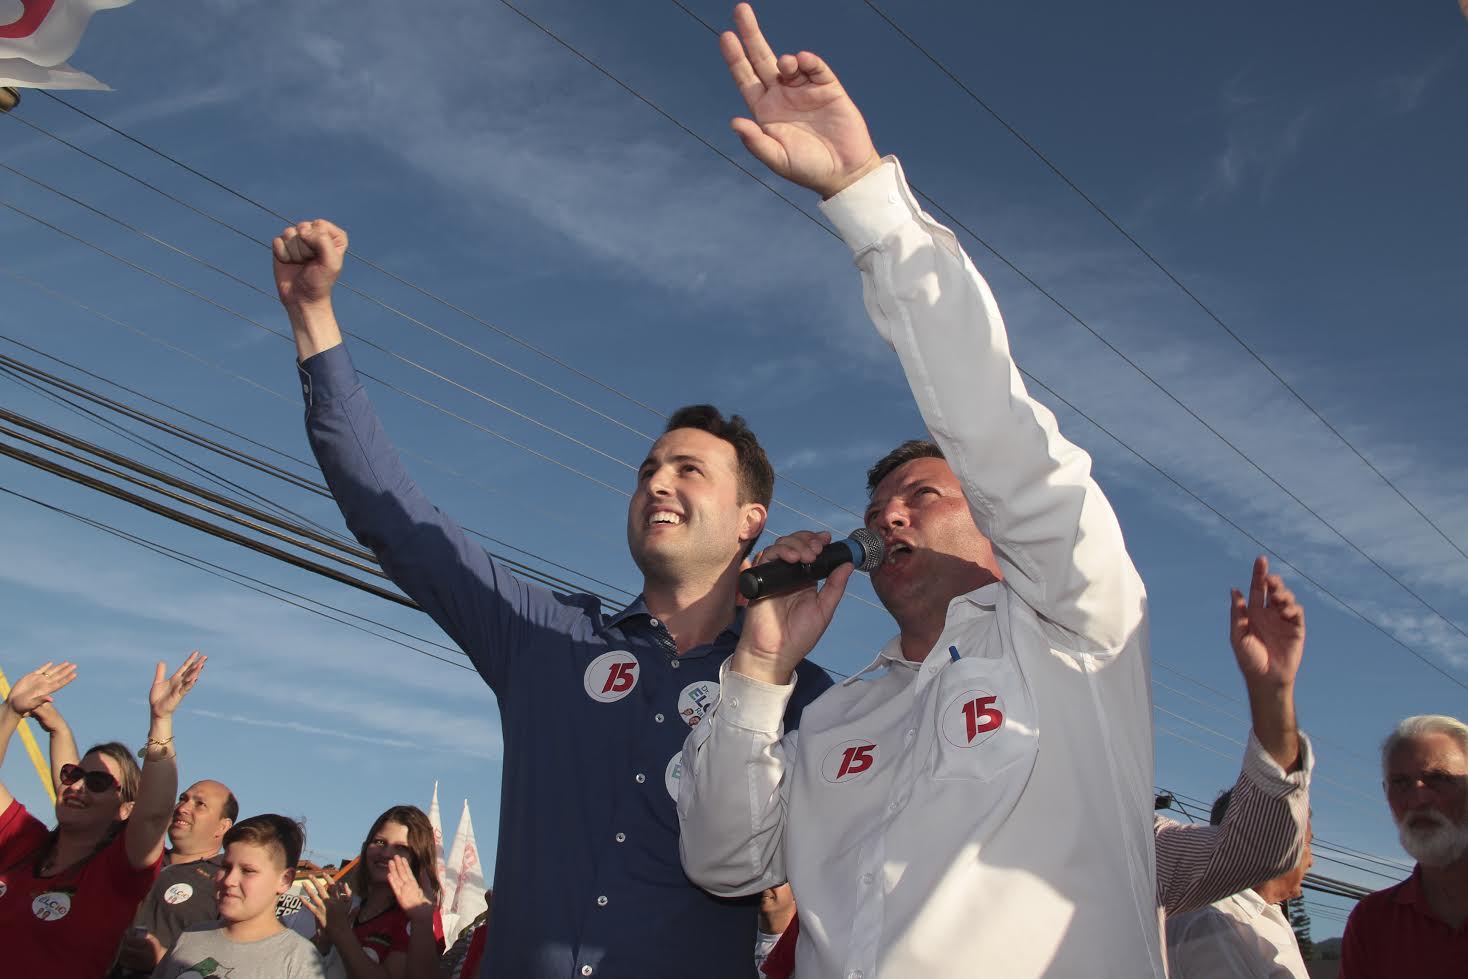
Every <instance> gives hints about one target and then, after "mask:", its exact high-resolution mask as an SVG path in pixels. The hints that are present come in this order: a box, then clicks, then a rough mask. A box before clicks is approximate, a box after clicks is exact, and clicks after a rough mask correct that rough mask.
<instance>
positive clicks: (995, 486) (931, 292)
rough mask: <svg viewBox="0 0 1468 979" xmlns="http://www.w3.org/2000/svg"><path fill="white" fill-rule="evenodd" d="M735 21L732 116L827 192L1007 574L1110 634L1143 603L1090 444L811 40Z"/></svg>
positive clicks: (1019, 588) (752, 145)
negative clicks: (1082, 443)
mask: <svg viewBox="0 0 1468 979" xmlns="http://www.w3.org/2000/svg"><path fill="white" fill-rule="evenodd" d="M735 20H736V25H737V26H738V28H739V34H738V36H737V37H736V36H735V35H733V34H725V35H723V37H722V39H721V42H720V43H721V46H722V49H723V52H724V56H725V61H726V62H728V64H729V66H730V73H731V75H732V77H733V79H734V82H735V85H736V86H737V87H738V88H739V89H740V92H741V94H742V95H743V96H744V100H745V104H746V105H747V106H749V108H750V111H751V113H752V114H753V116H754V118H753V119H744V120H735V123H734V128H735V130H736V131H737V132H738V133H739V135H740V136H741V138H742V139H743V140H744V142H745V145H746V146H747V147H748V148H749V150H750V152H751V153H753V154H754V155H755V157H756V158H758V159H760V160H761V161H762V162H764V163H766V165H768V166H769V167H770V168H771V169H772V170H774V171H775V172H776V173H778V174H780V175H781V176H784V177H786V178H787V179H789V180H791V181H793V182H795V183H797V184H799V185H801V186H804V187H809V188H810V189H813V190H815V191H817V192H818V193H820V194H822V195H823V196H825V197H827V199H826V200H824V201H823V202H822V204H821V209H822V210H823V211H824V212H825V214H826V215H827V217H828V218H830V219H831V221H832V223H833V224H834V225H835V226H836V229H837V230H838V231H839V232H840V233H841V236H842V238H843V239H844V240H845V241H846V242H847V244H848V245H849V246H851V248H852V250H853V252H854V254H855V258H856V264H857V267H858V268H859V269H860V270H861V274H862V279H863V287H864V288H863V293H864V298H865V301H866V307H867V311H868V313H869V314H870V315H871V317H872V321H873V323H874V325H875V326H876V328H877V331H878V332H879V333H880V334H881V335H882V337H883V338H884V339H885V340H887V342H889V343H890V344H891V345H892V346H893V348H894V349H895V350H896V352H897V355H898V358H899V359H900V360H901V362H902V367H903V371H904V372H905V373H906V375H907V380H908V384H909V385H910V387H911V388H912V392H913V395H914V397H915V399H916V401H917V405H918V408H919V410H920V411H921V412H922V415H923V421H924V422H925V423H926V425H927V428H928V431H929V432H930V433H931V434H932V436H933V439H934V440H935V441H936V442H937V443H938V445H939V446H940V447H941V448H942V449H943V452H944V455H945V457H946V458H947V461H948V464H949V465H950V466H951V467H952V468H953V471H954V472H955V473H956V474H957V476H958V478H959V480H960V482H961V484H962V486H963V489H964V494H965V497H966V498H967V500H968V503H969V506H970V508H971V509H972V510H973V514H974V520H975V523H976V524H977V525H978V527H979V529H980V530H981V531H982V532H983V533H984V535H985V536H986V537H988V538H989V540H990V541H991V542H992V543H993V545H994V549H995V554H996V557H997V558H998V559H999V562H1000V564H1001V567H1002V568H1003V570H1004V575H1005V577H1006V578H1007V579H1008V581H1009V584H1010V586H1011V588H1012V589H1013V590H1014V591H1015V592H1016V593H1017V594H1018V595H1019V596H1020V597H1021V598H1022V599H1023V600H1024V601H1025V602H1026V603H1027V604H1028V605H1030V607H1031V608H1033V609H1035V610H1036V611H1037V612H1038V613H1039V614H1040V615H1041V616H1042V617H1043V618H1044V619H1046V620H1048V621H1049V622H1050V623H1053V624H1054V625H1055V626H1057V627H1058V630H1057V633H1058V634H1056V635H1052V637H1051V640H1052V642H1053V643H1055V645H1056V646H1058V647H1060V648H1070V649H1077V648H1079V649H1082V650H1084V651H1088V652H1102V651H1106V650H1112V649H1117V648H1119V647H1120V646H1122V645H1123V644H1124V643H1125V642H1126V641H1127V639H1128V638H1129V637H1130V636H1131V635H1132V634H1133V632H1134V631H1135V630H1136V629H1137V628H1138V627H1139V626H1140V625H1141V623H1142V621H1143V619H1144V616H1145V598H1144V593H1143V589H1142V584H1141V580H1140V578H1139V577H1138V576H1137V574H1136V571H1135V569H1134V568H1133V567H1132V564H1131V561H1130V558H1129V557H1128V556H1127V553H1126V548H1125V543H1124V541H1123V539H1122V535H1121V528H1120V526H1119V525H1118V524H1117V521H1116V516H1115V514H1114V513H1113V512H1112V510H1111V507H1110V505H1109V504H1108V503H1107V501H1106V498H1105V497H1104V496H1103V495H1102V493H1101V491H1100V488H1099V487H1098V486H1097V485H1096V483H1095V481H1094V480H1093V479H1092V478H1091V460H1090V458H1089V457H1088V456H1087V455H1086V453H1085V452H1083V451H1081V450H1080V449H1079V448H1077V447H1076V446H1075V445H1073V444H1071V443H1070V442H1069V441H1067V440H1066V439H1065V438H1063V437H1062V436H1061V434H1060V432H1059V430H1058V428H1057V426H1056V423H1055V417H1054V415H1052V414H1051V413H1050V411H1049V410H1048V409H1046V408H1045V407H1044V406H1042V405H1040V404H1039V403H1037V402H1036V401H1034V400H1033V399H1032V398H1031V397H1030V396H1029V394H1028V392H1027V391H1026V390H1025V386H1024V383H1023V381H1022V380H1021V379H1020V375H1019V370H1018V368H1016V366H1015V364H1014V361H1013V358H1012V357H1011V355H1010V351H1009V339H1008V336H1007V334H1006V332H1005V326H1004V321H1003V318H1002V317H1001V316H1000V314H999V308H998V306H997V304H996V303H995V301H994V296H993V294H992V293H991V292H990V290H989V286H988V284H987V283H986V282H985V281H984V279H983V277H982V276H980V275H979V273H978V271H977V270H976V269H975V268H974V266H973V264H972V263H971V262H970V261H969V259H968V256H967V255H965V254H964V252H963V249H962V248H961V247H960V246H959V244H958V240H957V239H956V238H955V237H954V235H953V233H952V232H950V231H949V230H948V229H947V228H944V227H943V226H942V225H940V224H938V223H937V222H935V221H934V220H933V219H932V218H931V217H929V216H928V215H927V214H925V213H924V212H923V210H922V208H921V207H920V206H919V205H918V203H917V200H916V198H915V197H914V195H913V193H912V191H911V189H910V188H909V187H908V186H907V184H906V182H905V180H904V179H903V176H902V171H901V167H900V166H899V165H898V164H897V162H896V161H895V160H892V159H888V160H887V161H885V162H883V161H879V160H877V158H876V150H875V148H874V147H873V144H872V141H871V137H870V135H869V133H868V132H867V128H866V123H865V122H864V121H863V119H862V117H861V114H860V112H859V111H858V110H857V109H856V106H855V105H854V104H853V103H852V101H851V99H850V97H849V96H848V95H847V94H846V92H845V90H844V89H843V88H842V87H841V84H840V82H839V81H838V80H837V79H836V76H835V74H834V73H833V72H832V71H831V69H830V68H829V66H827V65H826V64H825V62H823V61H821V59H819V58H817V57H816V56H815V55H813V54H810V53H809V52H802V53H801V54H799V55H785V56H782V57H779V58H776V57H774V55H773V54H771V53H770V49H769V45H768V43H767V42H766V41H765V40H764V37H763V35H761V34H760V32H759V27H758V24H757V23H756V22H755V20H754V15H753V12H752V11H750V10H749V9H748V7H747V5H744V4H741V5H740V6H739V7H738V8H736V11H735ZM741 52H742V55H743V56H742V57H740V56H739V55H740V53H741ZM874 161H875V162H874Z"/></svg>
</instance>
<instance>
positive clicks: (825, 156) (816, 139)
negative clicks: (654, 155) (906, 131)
mask: <svg viewBox="0 0 1468 979" xmlns="http://www.w3.org/2000/svg"><path fill="white" fill-rule="evenodd" d="M734 26H735V28H737V30H738V33H737V34H736V33H735V32H734V31H725V32H724V33H723V34H721V35H720V36H719V50H720V51H721V52H722V53H723V55H724V61H725V63H727V64H728V66H729V74H730V75H731V76H732V77H733V79H734V84H735V86H736V87H737V88H738V89H739V94H740V95H742V96H744V104H745V105H747V106H749V112H750V115H751V116H753V117H754V118H753V119H748V118H738V119H735V120H734V121H733V123H732V126H733V128H734V131H735V132H736V133H738V134H739V138H740V139H741V140H743V141H744V146H745V148H746V149H748V150H749V152H750V153H752V154H754V156H755V158H756V159H758V160H759V161H760V162H761V163H763V164H764V165H765V166H767V167H769V168H770V169H771V170H773V171H774V172H775V173H776V174H778V175H779V176H781V177H784V178H785V179H786V180H789V181H791V182H792V183H796V184H799V185H800V186H802V187H808V188H810V189H811V190H814V191H816V192H817V193H819V194H820V195H821V196H822V197H833V196H835V195H836V194H839V193H840V192H841V191H842V190H844V189H845V188H846V187H848V186H850V185H851V184H852V183H855V182H856V181H857V180H858V179H860V178H861V177H862V176H864V175H865V174H867V173H868V172H869V171H871V170H875V169H876V168H877V167H878V166H879V165H880V164H881V162H882V160H881V157H880V156H878V154H877V148H876V146H874V145H873V144H872V137H871V134H870V133H869V132H867V124H866V120H865V119H863V118H862V116H861V112H860V110H858V109H857V107H856V103H854V102H852V101H851V97H850V96H849V95H847V94H846V89H844V88H842V87H841V82H840V81H838V80H837V78H836V73H835V72H833V71H832V70H831V68H830V66H829V65H827V64H826V63H825V62H824V61H822V60H821V59H820V58H819V57H818V56H816V55H814V54H811V53H810V52H809V51H802V52H800V53H799V54H784V55H780V56H779V57H778V58H777V57H776V56H775V53H774V51H773V50H771V48H770V45H769V42H768V41H766V40H765V36H764V34H762V33H760V29H759V21H757V20H756V19H755V16H754V10H753V9H752V8H751V7H750V6H749V4H747V3H741V4H739V5H738V6H737V7H735V8H734Z"/></svg>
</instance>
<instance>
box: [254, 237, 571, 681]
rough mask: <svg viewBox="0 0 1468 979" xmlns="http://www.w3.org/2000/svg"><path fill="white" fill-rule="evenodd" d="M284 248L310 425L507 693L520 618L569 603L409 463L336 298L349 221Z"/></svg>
mask: <svg viewBox="0 0 1468 979" xmlns="http://www.w3.org/2000/svg"><path fill="white" fill-rule="evenodd" d="M273 248H274V255H275V261H274V273H275V283H276V289H277V291H278V293H279V294H280V301H281V305H282V306H284V308H285V311H286V314H287V315H288V316H289V318H290V322H291V329H292V331H293V332H294V334H295V339H296V352H297V355H298V356H299V358H300V363H299V369H300V372H301V384H302V390H303V393H304V395H305V400H306V405H307V411H306V431H307V435H308V437H309V438H310V440H311V448H312V451H313V452H314V453H315V455H316V461H317V463H318V464H319V465H320V466H321V473H322V475H323V476H325V478H326V482H327V485H328V486H329V487H330V488H331V493H332V496H333V498H334V499H335V500H336V503H337V506H338V507H339V508H340V509H341V512H342V516H343V518H344V519H345V520H346V523H347V527H348V529H350V530H351V532H352V534H353V535H355V536H356V538H357V540H359V541H360V542H361V543H362V544H363V545H364V546H365V547H368V548H370V549H371V550H372V552H373V554H375V555H376V557H377V560H378V563H379V564H381V565H382V569H383V570H384V571H385V572H387V574H388V576H389V577H390V578H392V580H393V582H394V583H395V584H396V585H397V586H398V587H399V588H401V589H402V590H403V591H404V592H406V593H407V594H408V595H409V597H411V598H412V599H413V600H414V601H416V602H417V603H418V604H419V605H420V606H421V607H422V608H423V610H424V611H425V612H427V613H428V614H429V615H430V616H432V617H433V619H434V621H435V622H437V623H438V624H439V626H440V627H441V628H443V630H444V631H445V632H447V633H448V634H449V635H450V636H451V637H452V638H453V639H454V641H455V642H457V643H458V644H459V646H460V648H462V649H463V650H464V651H465V652H467V653H468V654H469V656H470V657H471V659H473V661H474V664H475V666H477V667H478V668H479V671H480V673H481V674H482V675H483V676H484V677H485V679H486V680H487V681H488V682H489V684H490V686H491V687H493V688H494V689H495V690H496V691H497V692H498V693H500V694H501V695H503V694H504V693H505V692H506V690H507V689H508V686H509V683H508V673H509V672H510V671H509V668H508V666H509V662H510V659H509V656H508V653H509V652H510V651H513V650H515V649H517V648H520V647H522V646H523V645H524V644H523V642H522V641H521V640H522V638H523V635H522V633H521V630H522V629H523V628H524V627H525V625H526V624H527V622H530V623H543V622H544V621H546V620H548V619H550V618H551V617H553V616H556V615H557V614H560V612H561V611H562V606H561V605H560V604H559V603H558V602H557V601H556V600H555V599H554V598H553V596H552V595H551V593H550V592H549V591H545V590H543V589H539V588H536V587H532V586H529V585H526V584H525V583H523V582H521V581H520V580H519V579H517V578H515V577H514V575H512V574H510V573H509V572H508V571H507V570H506V569H505V568H504V567H503V566H501V565H500V564H498V563H496V562H494V561H491V560H490V558H489V555H488V554H486V553H485V551H484V548H483V547H482V546H480V545H479V544H478V543H476V542H475V541H474V540H472V539H471V538H470V537H469V536H468V535H467V534H465V532H464V530H463V529H462V528H461V527H460V526H459V525H458V524H457V523H456V522H455V521H454V520H453V518H451V517H450V516H449V515H448V514H445V513H443V512H442V511H441V510H439V509H438V508H437V507H436V506H434V505H433V503H432V501H431V500H429V499H428V497H427V496H426V495H425V494H424V493H423V492H422V491H421V490H420V489H419V488H418V485H417V484H416V483H415V482H414V481H413V479H412V477H411V476H410V475H409V474H408V471H407V469H406V467H404V466H403V463H402V460H401V458H400V457H399V455H398V452H397V449H396V448H395V447H394V446H393V444H392V442H391V441H390V440H389V439H388V437H387V433H386V432H385V431H384V430H383V427H382V424H381V422H380V421H379V420H378V418H377V414H376V412H375V411H374V410H373V407H372V404H371V401H370V399H369V398H368V396H367V392H366V390H365V389H364V388H363V387H362V384H361V382H360V380H359V379H358V376H357V372H356V369H355V368H354V367H353V365H352V361H351V358H350V356H349V355H348V352H347V348H346V347H345V346H344V345H343V342H342V331H341V328H340V326H339V325H338V323H337V319H336V314H335V312H334V311H333V309H332V302H331V296H332V289H333V287H334V285H335V283H336V281H337V278H338V276H339V275H340V273H341V269H342V263H343V261H344V259H345V255H346V249H347V235H346V232H345V231H343V230H342V229H340V228H338V227H337V226H336V225H334V224H332V223H331V222H329V221H321V220H317V221H306V222H302V223H301V224H298V225H294V226H293V227H289V228H286V229H285V230H284V231H283V232H282V233H281V234H280V236H279V237H277V238H276V239H275V241H274V245H273Z"/></svg>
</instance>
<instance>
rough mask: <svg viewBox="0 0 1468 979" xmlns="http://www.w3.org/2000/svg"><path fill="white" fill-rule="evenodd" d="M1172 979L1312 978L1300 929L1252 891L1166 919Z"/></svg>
mask: <svg viewBox="0 0 1468 979" xmlns="http://www.w3.org/2000/svg"><path fill="white" fill-rule="evenodd" d="M1167 960H1168V968H1169V969H1171V974H1172V979H1309V973H1308V972H1306V971H1305V960H1304V959H1303V958H1301V956H1300V945H1299V943H1298V942H1297V941H1296V940H1295V930H1294V929H1293V928H1291V927H1290V922H1289V919H1288V918H1286V917H1285V916H1284V912H1282V911H1281V910H1280V909H1279V905H1277V904H1269V903H1267V902H1266V901H1265V900H1264V899H1263V898H1262V897H1260V896H1259V895H1258V894H1257V893H1255V892H1254V891H1252V890H1246V891H1241V892H1240V893H1238V894H1235V895H1233V896H1232V897H1226V898H1224V899H1223V900H1222V901H1218V902H1216V903H1214V904H1210V905H1209V906H1208V907H1206V908H1202V909H1200V910H1198V911H1192V912H1189V913H1188V914H1184V915H1178V916H1177V917H1173V918H1168V919H1167Z"/></svg>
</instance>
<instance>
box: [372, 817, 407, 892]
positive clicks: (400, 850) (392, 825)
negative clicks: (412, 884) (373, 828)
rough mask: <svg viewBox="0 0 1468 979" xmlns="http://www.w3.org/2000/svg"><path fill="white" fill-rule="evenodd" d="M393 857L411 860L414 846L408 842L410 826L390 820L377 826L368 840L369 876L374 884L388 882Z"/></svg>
mask: <svg viewBox="0 0 1468 979" xmlns="http://www.w3.org/2000/svg"><path fill="white" fill-rule="evenodd" d="M393 857H402V858H403V859H404V860H407V861H409V862H411V861H412V860H413V848H412V847H411V846H410V845H409V844H408V827H406V826H404V825H403V824H402V823H399V822H394V821H393V820H388V821H387V822H385V823H383V824H382V825H381V826H379V827H377V832H376V833H373V834H372V837H371V838H370V839H369V840H368V841H367V851H366V854H365V857H364V859H365V861H366V865H367V876H368V877H369V878H370V879H371V881H372V883H374V884H386V883H387V866H388V864H390V863H391V862H392V858H393Z"/></svg>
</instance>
